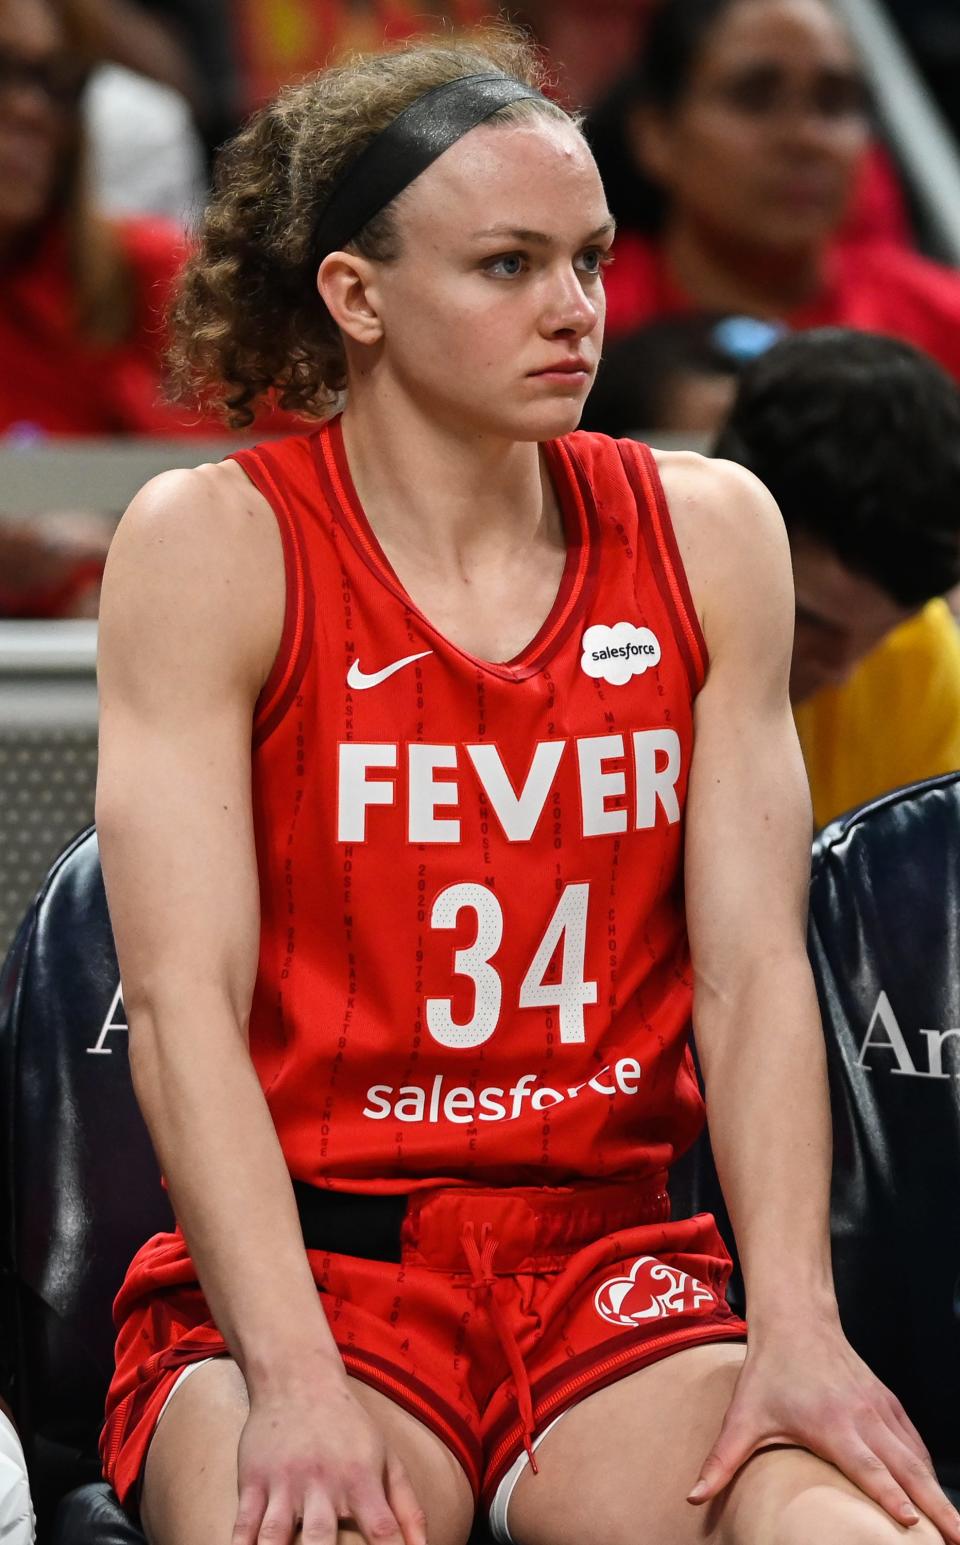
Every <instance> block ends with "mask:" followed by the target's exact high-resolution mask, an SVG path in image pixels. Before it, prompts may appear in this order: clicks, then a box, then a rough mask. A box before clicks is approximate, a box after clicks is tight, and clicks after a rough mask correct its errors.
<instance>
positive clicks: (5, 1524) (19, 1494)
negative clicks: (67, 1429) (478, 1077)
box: [0, 1411, 37, 1545]
mask: <svg viewBox="0 0 960 1545" xmlns="http://www.w3.org/2000/svg"><path fill="white" fill-rule="evenodd" d="M36 1528H37V1520H36V1519H35V1517H34V1516H33V1503H32V1502H31V1500H30V1483H29V1481H28V1480H27V1462H26V1460H25V1459H24V1457H23V1449H22V1447H21V1444H20V1439H19V1438H18V1436H17V1431H16V1428H15V1427H14V1425H13V1423H12V1422H11V1420H10V1418H9V1417H8V1416H7V1414H6V1412H5V1411H0V1540H2V1541H3V1542H4V1545H34V1541H35V1540H36V1537H37V1535H36Z"/></svg>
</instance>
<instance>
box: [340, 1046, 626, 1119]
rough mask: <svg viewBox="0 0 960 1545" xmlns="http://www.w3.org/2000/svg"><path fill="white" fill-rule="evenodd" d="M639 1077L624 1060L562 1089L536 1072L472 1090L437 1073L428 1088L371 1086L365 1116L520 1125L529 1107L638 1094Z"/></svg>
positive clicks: (415, 1085)
mask: <svg viewBox="0 0 960 1545" xmlns="http://www.w3.org/2000/svg"><path fill="white" fill-rule="evenodd" d="M640 1077H641V1068H640V1064H639V1062H638V1061H637V1060H636V1058H635V1057H621V1058H620V1059H619V1061H617V1062H615V1063H614V1064H613V1066H612V1067H611V1066H610V1065H609V1063H608V1064H607V1066H606V1067H603V1068H601V1069H600V1071H599V1073H594V1075H593V1077H592V1078H587V1079H585V1080H584V1082H583V1083H582V1084H571V1085H568V1086H567V1087H566V1088H563V1089H551V1088H549V1087H548V1086H547V1085H545V1084H539V1085H538V1084H537V1075H536V1074H535V1073H523V1074H521V1076H520V1077H519V1078H518V1079H517V1081H516V1083H515V1084H514V1085H513V1087H512V1088H511V1089H505V1088H503V1087H501V1086H500V1085H490V1086H488V1087H487V1088H486V1089H471V1088H468V1087H467V1085H466V1084H457V1083H455V1082H454V1080H453V1079H450V1078H447V1077H445V1075H444V1074H443V1073H438V1074H437V1075H436V1077H435V1078H434V1079H433V1081H432V1082H431V1083H430V1084H429V1085H424V1084H404V1085H402V1086H401V1088H399V1089H395V1088H393V1087H392V1086H391V1085H390V1084H372V1085H371V1086H370V1088H369V1089H368V1090H367V1099H368V1101H369V1102H370V1103H369V1104H368V1105H365V1106H364V1108H363V1114H364V1115H365V1116H367V1117H368V1118H369V1120H371V1121H386V1119H387V1117H388V1116H392V1117H393V1118H394V1120H395V1121H426V1122H437V1121H452V1122H455V1123H457V1124H459V1125H461V1126H472V1125H473V1123H474V1122H475V1121H516V1120H517V1118H518V1117H519V1116H521V1115H523V1112H524V1110H525V1108H526V1107H527V1105H529V1107H530V1109H531V1110H533V1111H541V1110H546V1109H547V1108H548V1107H549V1106H551V1105H562V1104H563V1102H564V1101H565V1100H577V1099H579V1098H580V1096H581V1095H582V1094H585V1095H586V1096H587V1097H588V1098H590V1097H591V1096H596V1095H599V1096H601V1098H603V1097H606V1098H607V1099H608V1100H609V1099H612V1098H613V1096H614V1095H617V1094H631V1095H632V1094H637V1093H639V1089H640Z"/></svg>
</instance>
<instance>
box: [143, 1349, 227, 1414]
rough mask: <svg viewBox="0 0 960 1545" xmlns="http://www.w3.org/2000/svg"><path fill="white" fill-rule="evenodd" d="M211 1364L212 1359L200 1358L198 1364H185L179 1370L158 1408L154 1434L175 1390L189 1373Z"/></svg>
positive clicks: (185, 1379) (187, 1377)
mask: <svg viewBox="0 0 960 1545" xmlns="http://www.w3.org/2000/svg"><path fill="white" fill-rule="evenodd" d="M212 1362H213V1358H212V1357H201V1358H200V1360H199V1362H196V1363H187V1366H186V1367H185V1368H181V1369H180V1372H179V1373H178V1374H177V1377H176V1378H175V1379H174V1381H173V1384H172V1386H171V1388H170V1393H169V1395H168V1396H167V1398H166V1400H165V1401H164V1402H163V1405H162V1406H161V1407H160V1415H159V1416H158V1417H157V1421H156V1425H155V1426H154V1429H153V1430H154V1432H156V1430H157V1427H159V1425H160V1419H161V1417H162V1416H163V1413H164V1411H165V1410H166V1409H167V1406H168V1405H169V1404H170V1402H171V1400H172V1399H173V1397H174V1395H175V1394H176V1393H177V1390H178V1389H179V1388H180V1386H181V1384H184V1383H185V1382H186V1381H187V1379H189V1377H190V1375H191V1373H196V1371H197V1369H198V1368H202V1367H203V1365H204V1363H212Z"/></svg>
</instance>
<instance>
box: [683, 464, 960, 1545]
mask: <svg viewBox="0 0 960 1545" xmlns="http://www.w3.org/2000/svg"><path fill="white" fill-rule="evenodd" d="M662 471H663V476H664V484H665V487H666V490H667V497H668V500H669V503H670V507H671V511H672V513H673V518H674V524H675V527H676V530H677V537H678V542H679V545H680V548H681V552H682V554H683V558H684V562H685V565H686V568H687V574H688V578H689V580H690V584H691V589H692V591H693V595H694V597H695V600H696V603H697V605H698V609H699V611H700V614H701V620H702V625H703V630H704V636H705V638H706V641H707V647H708V651H709V656H710V664H709V670H708V675H707V680H706V682H705V684H704V686H703V688H702V690H701V692H700V694H699V696H698V698H697V701H696V707H695V736H694V755H693V762H692V766H691V776H690V787H689V794H688V801H687V813H686V859H685V864H686V872H685V884H686V906H687V917H688V926H689V933H690V945H691V951H692V958H693V972H694V1026H695V1032H696V1037H697V1046H698V1050H699V1053H700V1058H701V1063H702V1067H703V1073H704V1081H705V1084H706V1097H707V1112H708V1119H709V1123H710V1134H711V1139H712V1142H713V1148H714V1153H715V1155H716V1161H717V1170H718V1174H719V1177H720V1182H721V1185H722V1187H723V1192H724V1197H725V1199H726V1202H727V1205H728V1208H729V1211H730V1216H731V1220H732V1222H733V1226H734V1231H735V1234H736V1239H737V1245H738V1249H739V1252H740V1258H741V1262H742V1265H743V1270H744V1279H745V1284H746V1289H747V1298H748V1312H749V1316H750V1338H749V1343H748V1354H747V1360H746V1363H745V1365H744V1371H743V1373H742V1375H741V1378H740V1380H739V1383H738V1386H737V1390H736V1393H735V1395H734V1398H733V1400H732V1402H731V1405H730V1408H729V1411H728V1414H727V1419H726V1421H725V1423H724V1426H723V1429H722V1431H721V1433H720V1435H719V1437H718V1439H717V1442H716V1445H715V1447H714V1449H713V1451H712V1453H711V1454H710V1456H709V1458H708V1459H707V1461H706V1463H705V1465H704V1468H703V1472H702V1475H701V1482H700V1486H699V1487H698V1488H694V1493H692V1494H691V1500H696V1501H704V1502H706V1501H708V1500H710V1498H712V1497H714V1496H715V1495H716V1494H717V1493H718V1492H719V1491H721V1490H722V1489H723V1487H724V1486H726V1485H727V1483H728V1482H729V1481H730V1480H731V1479H732V1478H733V1476H734V1474H735V1473H736V1471H737V1470H738V1469H739V1467H740V1466H741V1465H742V1464H743V1463H744V1462H745V1461H746V1460H747V1458H749V1456H750V1454H752V1453H754V1452H755V1451H756V1450H757V1449H759V1448H762V1447H766V1446H768V1445H771V1444H776V1443H788V1444H791V1443H792V1444H799V1445H802V1446H803V1447H805V1448H809V1449H811V1450H813V1451H814V1452H816V1453H818V1454H820V1455H821V1456H822V1457H823V1458H824V1459H826V1460H829V1461H830V1462H831V1463H833V1464H835V1465H836V1466H837V1468H838V1469H840V1470H842V1471H843V1472H844V1473H845V1474H846V1475H847V1476H849V1477H850V1479H851V1480H853V1481H855V1482H856V1484H857V1485H858V1486H860V1487H861V1489H862V1490H863V1491H865V1492H866V1493H867V1494H868V1495H869V1496H871V1497H872V1498H874V1500H875V1501H877V1502H878V1503H879V1504H880V1505H881V1506H882V1507H884V1508H885V1509H886V1510H887V1511H888V1512H889V1513H890V1514H891V1515H892V1516H893V1517H894V1518H896V1519H897V1520H898V1521H899V1522H908V1521H914V1522H915V1521H916V1520H917V1508H919V1509H920V1510H921V1511H922V1512H923V1513H925V1514H927V1516H928V1517H929V1518H930V1519H931V1520H932V1521H933V1522H934V1523H935V1524H936V1525H937V1526H938V1527H939V1528H940V1529H941V1531H943V1532H944V1534H945V1535H946V1537H947V1539H949V1540H951V1541H960V1518H958V1516H957V1514H956V1513H955V1511H954V1509H953V1508H952V1507H951V1506H950V1504H949V1503H948V1502H947V1500H946V1498H945V1497H944V1496H943V1493H942V1492H941V1491H940V1488H939V1486H938V1485H937V1483H936V1480H935V1479H934V1477H933V1473H932V1469H931V1466H930V1461H929V1456H928V1455H927V1453H926V1450H925V1449H924V1447H923V1444H922V1442H921V1440H920V1438H919V1436H918V1435H917V1433H916V1431H915V1430H914V1428H913V1427H912V1426H911V1424H910V1422H909V1421H908V1419H907V1417H906V1416H905V1415H904V1412H903V1410H902V1408H901V1407H900V1405H899V1403H898V1402H897V1401H896V1399H895V1398H894V1396H893V1395H892V1394H891V1393H890V1392H889V1391H888V1390H886V1389H885V1388H884V1386H883V1385H882V1384H880V1383H879V1381H878V1380H877V1379H876V1378H875V1377H874V1376H873V1374H871V1373H870V1371H869V1369H868V1368H867V1367H866V1365H865V1364H864V1363H863V1362H862V1361H861V1360H860V1359H859V1358H858V1357H857V1356H856V1354H855V1353H854V1352H853V1350H852V1349H851V1348H850V1346H849V1345H848V1343H847V1341H846V1340H845V1338H844V1336H843V1332H842V1330H841V1327H840V1322H839V1317H838V1313H837V1305H836V1298H835V1294H834V1288H833V1278H832V1271H831V1264H830V1239H829V1184H830V1166H831V1140H830V1121H829V1105H828V1092H827V1078H826V1062H825V1052H824V1042H823V1032H822V1029H821V1026H820V1019H819V1012H818V1006H817V998H816V991H815V988H814V984H813V978H812V974H811V971H810V966H809V963H808V960H807V953H806V913H807V883H808V876H809V867H810V838H811V814H810V798H809V792H808V789H807V783H806V776H805V773H804V768H803V761H802V757H801V753H800V748H799V745H798V742H797V737H796V732H795V730H794V725H793V717H792V714H791V711H790V705H789V698H788V680H789V668H790V655H791V650H792V645H793V614H794V603H793V587H792V579H791V569H790V554H789V548H788V544H787V538H786V533H785V531H784V528H783V524H782V521H781V519H780V515H779V511H778V510H777V507H776V505H775V504H774V502H773V500H772V498H771V497H770V495H769V494H768V493H767V491H766V489H765V488H763V486H762V485H761V484H760V483H758V482H757V481H756V479H755V478H753V477H752V476H751V475H750V474H749V473H747V472H744V471H743V470H742V469H741V468H738V467H734V466H732V465H730V464H728V463H720V462H707V461H704V460H702V459H701V458H699V457H692V456H679V457H671V458H665V460H664V464H663V466H662ZM914 1504H915V1506H914Z"/></svg>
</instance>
